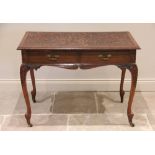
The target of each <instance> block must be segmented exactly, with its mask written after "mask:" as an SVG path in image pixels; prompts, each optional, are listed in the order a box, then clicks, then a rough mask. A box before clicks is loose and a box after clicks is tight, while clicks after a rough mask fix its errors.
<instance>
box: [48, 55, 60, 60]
mask: <svg viewBox="0 0 155 155" xmlns="http://www.w3.org/2000/svg"><path fill="white" fill-rule="evenodd" d="M47 57H48V59H49V60H51V61H56V60H57V59H58V58H59V55H50V54H48V55H47Z"/></svg>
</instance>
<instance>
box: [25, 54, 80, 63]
mask: <svg viewBox="0 0 155 155" xmlns="http://www.w3.org/2000/svg"><path fill="white" fill-rule="evenodd" d="M22 57H23V63H31V64H65V63H68V64H72V63H77V60H78V56H77V55H75V54H70V53H65V54H64V53H61V52H25V53H24V52H23V53H22Z"/></svg>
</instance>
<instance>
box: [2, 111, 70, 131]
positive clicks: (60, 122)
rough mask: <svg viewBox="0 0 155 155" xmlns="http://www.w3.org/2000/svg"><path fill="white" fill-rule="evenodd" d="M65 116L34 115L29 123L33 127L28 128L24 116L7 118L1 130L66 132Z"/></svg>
mask: <svg viewBox="0 0 155 155" xmlns="http://www.w3.org/2000/svg"><path fill="white" fill-rule="evenodd" d="M67 120H68V117H67V115H61V114H58V115H47V114H45V115H44V114H40V115H38V114H34V115H32V119H31V122H32V124H33V125H34V126H33V127H28V126H27V123H26V120H25V118H24V115H13V116H8V117H7V118H6V119H5V122H4V125H3V126H2V130H11V131H12V130H13V131H16V130H24V131H25V130H30V131H33V130H41V131H44V130H49V131H50V130H56V131H58V130H66V128H67Z"/></svg>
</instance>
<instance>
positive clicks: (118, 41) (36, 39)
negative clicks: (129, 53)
mask: <svg viewBox="0 0 155 155" xmlns="http://www.w3.org/2000/svg"><path fill="white" fill-rule="evenodd" d="M17 49H18V50H24V49H54V50H57V49H58V50H59V49H61V50H62V49H64V50H66V49H68V50H69V49H77V50H83V49H87V50H88V49H94V50H95V49H102V50H107V49H109V50H119V49H128V50H130V49H131V50H133V49H140V47H139V45H138V44H137V43H136V41H135V40H134V38H133V37H132V35H131V34H130V32H26V33H25V35H24V37H23V39H22V41H21V43H20V45H19V46H18V48H17Z"/></svg>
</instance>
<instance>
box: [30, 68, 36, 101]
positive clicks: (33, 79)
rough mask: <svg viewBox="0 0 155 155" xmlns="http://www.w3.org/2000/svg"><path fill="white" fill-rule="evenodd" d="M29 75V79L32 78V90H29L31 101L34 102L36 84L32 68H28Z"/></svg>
mask: <svg viewBox="0 0 155 155" xmlns="http://www.w3.org/2000/svg"><path fill="white" fill-rule="evenodd" d="M30 75H31V80H32V87H33V89H32V91H31V95H32V101H33V102H36V99H35V97H36V84H35V77H34V70H33V69H32V68H30Z"/></svg>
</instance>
